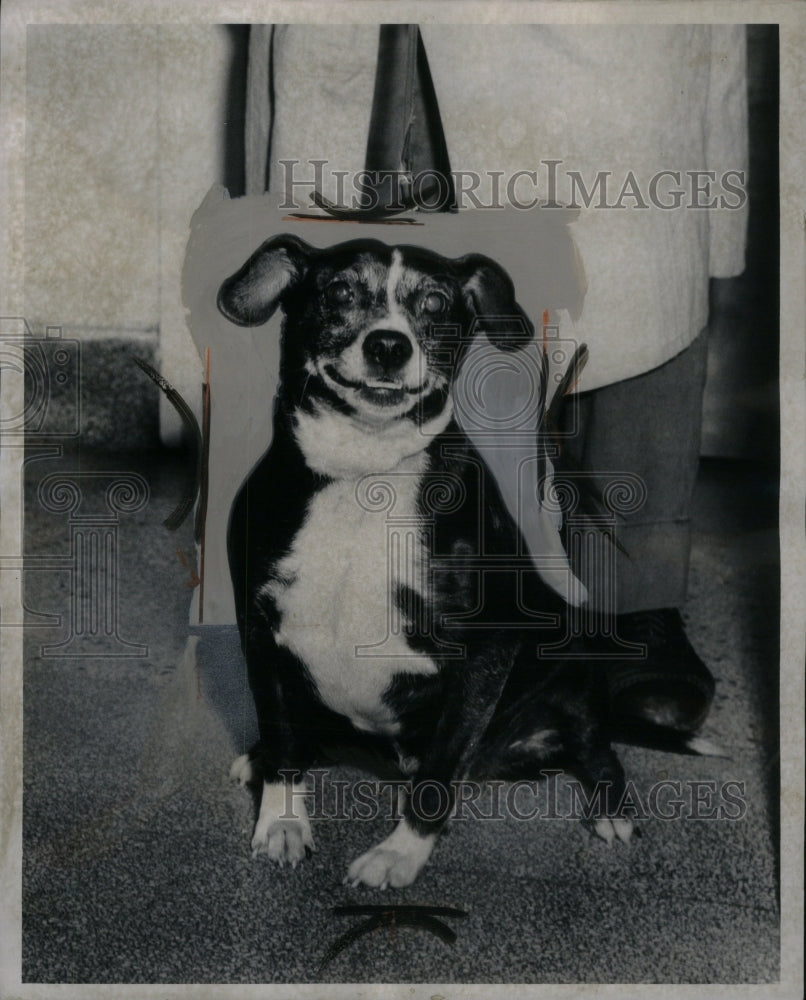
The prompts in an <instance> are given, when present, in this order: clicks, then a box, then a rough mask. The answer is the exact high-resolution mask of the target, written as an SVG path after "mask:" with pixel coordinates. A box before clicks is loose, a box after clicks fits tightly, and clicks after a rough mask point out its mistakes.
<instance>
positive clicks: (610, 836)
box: [593, 816, 633, 847]
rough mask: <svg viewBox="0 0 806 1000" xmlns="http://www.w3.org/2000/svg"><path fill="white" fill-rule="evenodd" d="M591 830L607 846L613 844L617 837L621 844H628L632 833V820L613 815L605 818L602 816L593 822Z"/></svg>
mask: <svg viewBox="0 0 806 1000" xmlns="http://www.w3.org/2000/svg"><path fill="white" fill-rule="evenodd" d="M593 832H594V833H595V834H596V836H597V837H601V838H602V840H604V841H605V843H606V844H607V846H608V847H612V846H613V841H614V840H615V839H616V838H618V840H620V841H621V842H622V844H629V842H630V838H631V837H632V834H633V822H632V820H631V819H624V818H619V817H614V818H613V819H607V817H605V816H603V817H601V819H597V820H596V822H595V823H594V824H593Z"/></svg>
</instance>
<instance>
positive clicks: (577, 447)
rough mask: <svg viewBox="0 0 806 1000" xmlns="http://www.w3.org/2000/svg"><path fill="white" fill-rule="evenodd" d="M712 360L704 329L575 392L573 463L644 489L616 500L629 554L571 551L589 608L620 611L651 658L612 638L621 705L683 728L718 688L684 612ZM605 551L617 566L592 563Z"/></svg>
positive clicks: (613, 677)
mask: <svg viewBox="0 0 806 1000" xmlns="http://www.w3.org/2000/svg"><path fill="white" fill-rule="evenodd" d="M706 359H707V335H706V333H701V334H700V336H699V337H698V338H697V339H696V340H695V341H694V343H693V344H692V345H691V346H690V347H688V348H687V349H686V350H684V351H683V352H681V353H680V354H679V355H677V356H676V357H675V358H673V359H672V360H671V361H669V362H667V363H666V364H664V365H662V366H660V367H659V368H656V369H655V370H653V371H651V372H648V373H647V374H645V375H641V376H639V377H637V378H633V379H629V380H627V381H624V382H620V383H617V384H615V385H611V386H606V387H604V388H602V389H597V390H594V391H592V392H589V393H583V394H580V397H579V400H578V405H577V406H576V408H575V409H576V422H577V428H578V433H577V434H576V435H575V437H573V438H571V439H569V442H568V446H567V453H568V456H569V458H570V464H571V465H572V466H573V467H575V468H576V469H577V470H579V472H582V473H587V474H591V476H592V482H593V483H595V484H596V486H597V487H598V489H599V491H600V492H603V493H604V492H606V491H607V488H608V485H613V484H617V482H618V481H619V479H622V480H624V481H625V482H629V483H630V484H631V487H632V496H633V499H634V497H635V496H639V497H640V496H641V495H645V499H644V500H643V503H640V505H639V504H636V503H632V504H631V503H629V502H628V503H626V504H622V505H621V510H620V513H619V514H618V517H617V520H616V527H615V533H616V538H617V539H618V542H619V544H620V546H621V548H622V549H623V551H621V550H616V549H614V548H612V547H609V550H608V549H605V550H603V547H602V546H603V544H604V546H608V544H609V543H606V542H605V543H602V542H599V543H598V544H596V545H591V546H588V547H586V546H579V547H578V549H577V550H576V551H572V553H571V555H572V559H573V560H574V568H575V570H576V572H577V574H578V575H579V576H580V578H581V579H582V581H583V582H584V583H585V585H586V586H587V588H588V591H589V595H590V602H591V604H592V606H593V607H594V608H595V609H596V610H597V611H599V612H601V613H602V614H604V615H609V614H615V615H616V617H615V620H614V622H613V631H614V632H615V635H616V636H617V637H618V639H619V640H622V641H624V642H627V643H643V644H645V645H646V646H647V650H648V651H647V656H646V658H644V659H636V658H634V657H629V656H627V657H620V653H619V648H618V646H616V647H615V649H614V656H615V657H616V659H614V661H613V662H612V663H611V664H609V665H608V676H609V678H610V682H611V683H610V689H611V695H612V698H613V708H614V711H615V712H616V714H617V715H619V716H620V717H623V718H625V719H629V718H634V719H635V720H636V721H641V720H645V719H649V720H651V721H655V722H659V723H663V724H666V725H673V726H676V727H678V728H680V729H686V730H690V729H695V728H696V727H697V726H699V725H700V724H701V723H702V721H703V720H704V718H705V715H706V714H707V712H708V709H709V707H710V702H711V698H712V696H713V679H712V678H711V675H710V673H709V672H708V669H707V668H706V667H705V665H704V664H703V663H702V661H701V660H700V659H699V657H698V656H697V654H696V652H695V651H694V650H693V649H692V647H691V646H690V644H689V643H688V640H687V639H686V636H685V632H684V630H683V625H682V621H681V619H680V615H679V610H678V609H679V608H681V607H682V605H683V603H684V600H685V596H686V583H687V576H688V562H689V550H690V530H691V529H690V505H691V497H692V493H693V489H694V484H695V481H696V476H697V468H698V464H699V450H700V427H701V422H702V393H703V386H704V383H705V370H706ZM569 410H571V408H569ZM626 492H627V493H630V492H631V490H630V488H627V490H626ZM618 493H619V491H618V488H617V489H616V491H615V495H616V496H618ZM631 507H634V508H635V509H629V508H631ZM603 551H606V558H608V559H610V560H612V561H613V562H614V564H615V566H614V572H613V573H612V575H611V574H606V573H605V574H603V573H602V571H601V566H600V565H598V564H597V563H598V560H597V553H598V554H600V555H601V553H602V552H603ZM613 585H614V586H613Z"/></svg>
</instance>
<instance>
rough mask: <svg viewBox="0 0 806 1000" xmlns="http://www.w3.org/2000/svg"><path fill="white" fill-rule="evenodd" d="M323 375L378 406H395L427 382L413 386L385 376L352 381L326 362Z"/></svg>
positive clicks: (419, 391)
mask: <svg viewBox="0 0 806 1000" xmlns="http://www.w3.org/2000/svg"><path fill="white" fill-rule="evenodd" d="M323 372H324V374H325V376H326V377H327V378H328V379H329V380H330V381H331V382H335V383H336V385H339V386H341V387H342V388H344V389H352V390H354V391H355V392H357V393H358V394H359V395H360V396H361V398H362V399H365V400H367V402H370V403H374V404H376V405H378V406H395V405H397V404H399V403H402V402H403V401H404V400H405V399H406V398H407V397H409V396H419V395H420V394H421V393H422V392H423V391H424V390H425V389H426V388H427V384H425V383H424V384H423V385H416V386H413V387H410V386H407V385H405V384H404V383H403V382H402V381H401V380H400V379H395V378H391V377H387V378H367V379H363V380H361V381H354V380H352V379H348V378H346V377H345V376H344V375H342V374H341V372H340V371H338V369H337V368H336V366H335V365H332V364H328V365H325V366H324V368H323Z"/></svg>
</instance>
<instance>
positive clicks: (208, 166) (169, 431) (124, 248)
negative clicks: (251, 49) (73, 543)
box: [24, 24, 244, 450]
mask: <svg viewBox="0 0 806 1000" xmlns="http://www.w3.org/2000/svg"><path fill="white" fill-rule="evenodd" d="M241 32H242V33H243V32H244V29H241ZM236 38H237V36H236V35H234V34H233V32H231V31H230V30H228V29H227V28H226V27H225V26H223V25H168V26H157V25H141V26H138V25H100V24H87V25H42V26H32V27H30V28H29V29H28V36H27V81H26V87H27V100H26V121H25V128H26V164H25V216H26V218H25V248H24V253H25V318H26V320H27V322H28V324H29V326H30V328H31V330H32V331H33V333H34V334H35V335H42V334H43V333H44V331H45V329H46V328H48V327H51V328H53V327H56V328H61V335H62V336H63V337H69V338H75V339H77V340H79V341H80V345H81V354H82V363H83V375H82V385H81V392H82V403H83V407H82V444H83V445H84V446H91V445H95V446H102V447H107V448H114V449H116V450H118V449H120V448H127V447H131V448H135V447H144V446H148V445H153V444H156V443H158V433H159V424H158V419H157V407H158V406H161V407H162V410H163V412H162V421H161V423H162V431H163V438H164V440H165V441H167V442H168V443H176V442H177V440H178V437H179V427H180V425H179V422H178V419H177V418H176V415H175V414H174V413H173V411H172V408H171V407H170V404H168V405H167V406H166V404H165V403H164V402H163V401H159V402H158V395H159V394H158V393H157V391H156V389H155V388H154V387H153V386H152V385H151V384H150V383H149V382H148V380H147V379H146V378H145V376H143V375H142V374H141V373H140V372H139V370H138V369H137V368H136V367H135V366H134V365H133V364H132V363H131V362H130V361H129V360H128V358H127V356H126V355H127V352H130V353H134V354H137V355H138V356H140V357H143V358H145V359H146V360H149V361H150V362H151V363H152V364H156V365H157V366H158V367H159V368H160V370H161V371H162V372H163V373H164V374H165V375H166V377H167V378H168V379H169V380H170V381H171V382H173V383H174V384H175V385H176V387H177V388H178V389H179V391H180V392H181V393H182V395H183V396H185V397H186V398H187V399H188V401H189V402H191V403H192V405H194V406H195V407H196V408H197V409H198V407H199V400H200V386H201V379H202V369H201V362H200V360H199V358H198V356H197V354H196V351H195V350H194V347H193V343H192V341H191V339H190V336H189V334H188V332H187V326H186V322H185V314H184V309H183V307H182V304H181V279H180V275H181V268H182V260H183V258H184V252H185V245H186V243H187V238H188V234H189V224H190V219H191V216H192V214H193V212H194V210H195V209H196V208H197V207H198V205H199V203H200V202H201V200H202V198H203V197H204V195H205V194H206V192H207V191H208V190H209V188H210V185H211V184H212V183H215V182H218V183H223V182H225V181H227V180H228V179H229V178H230V177H231V176H232V168H231V166H230V167H228V149H233V148H237V147H238V145H239V141H238V127H237V122H236V123H235V126H234V127H233V126H232V125H230V126H228V125H227V121H228V119H229V120H230V121H231V122H232V121H233V119H234V118H236V117H237V116H233V115H232V114H228V111H229V110H230V109H229V107H228V102H230V101H231V94H232V92H233V89H234V90H235V91H236V92H237V89H238V88H237V80H238V73H237V69H235V70H233V69H232V68H231V65H230V64H231V62H232V61H233V51H234V49H233V46H234V44H235V40H236ZM240 62H241V65H242V60H241V61H240ZM242 136H243V132H242V128H241V130H240V145H241V146H242V143H243V138H242ZM230 162H231V161H230ZM235 168H236V172H237V157H236V162H235ZM228 170H229V176H228ZM51 332H52V331H51Z"/></svg>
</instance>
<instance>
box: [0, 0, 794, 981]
mask: <svg viewBox="0 0 806 1000" xmlns="http://www.w3.org/2000/svg"><path fill="white" fill-rule="evenodd" d="M381 21H385V22H394V21H398V22H419V23H429V22H435V21H438V22H442V23H499V24H500V23H516V24H517V23H526V22H544V23H565V24H579V23H703V22H714V23H719V22H735V23H743V24H752V23H759V24H776V23H777V24H778V25H779V40H780V94H781V98H780V135H781V141H780V153H781V156H780V241H781V270H780V288H781V308H780V317H781V320H780V329H781V349H780V400H781V490H780V546H781V705H780V708H781V930H782V938H781V981H780V983H777V984H764V985H759V986H752V985H747V986H741V985H724V986H723V985H705V984H697V985H687V986H673V985H668V984H657V985H636V984H630V985H615V984H614V985H610V984H608V985H595V984H576V985H544V984H540V985H534V986H529V985H526V984H516V985H507V984H504V985H491V984H487V985H461V984H459V985H446V984H433V985H428V984H412V985H411V986H410V985H409V984H394V985H371V984H355V985H351V984H342V985H327V986H326V987H324V986H319V985H315V984H312V985H308V984H300V985H293V984H289V985H254V986H252V985H249V986H242V985H204V986H197V985H192V986H176V985H170V984H167V985H166V984H161V985H159V986H156V985H150V984H144V985H136V986H135V985H129V986H127V985H125V984H114V985H92V984H89V985H81V984H77V985H66V984H65V985H37V984H28V983H26V984H22V983H21V979H20V972H21V833H22V831H21V825H22V634H21V632H22V630H21V629H19V628H11V629H9V628H7V629H5V630H3V631H2V633H0V655H2V664H3V666H2V671H0V711H2V727H0V768H1V769H2V770H1V771H0V861H1V862H2V872H0V898H1V899H2V903H1V904H0V905H2V911H1V912H0V928H1V929H2V933H0V997H3V998H9V1000H10V998H18V997H19V998H40V997H42V998H45V997H47V998H50V997H58V998H61V997H64V998H73V997H75V998H81V1000H84V998H92V997H96V996H104V997H106V996H114V997H120V998H124V997H138V998H139V997H143V998H145V997H154V996H156V995H159V997H161V998H169V997H170V998H173V997H210V996H215V997H225V998H228V997H261V998H266V997H275V996H276V997H283V998H287V997H295V998H296V997H299V998H314V997H316V998H318V997H322V996H324V995H325V994H326V995H327V996H330V997H337V998H341V997H372V998H379V1000H380V998H392V997H401V996H406V997H411V998H412V1000H418V998H434V997H440V998H443V997H444V998H445V1000H459V998H465V997H467V998H470V997H479V998H481V997H484V998H488V997H490V996H492V995H493V994H495V995H496V996H512V997H519V998H520V997H532V996H534V997H551V998H557V1000H563V998H567V997H593V996H596V997H600V996H601V997H608V996H613V997H624V998H630V997H639V996H641V997H643V996H651V997H662V998H666V997H678V996H681V997H683V996H685V997H692V998H694V997H703V996H705V997H711V996H714V997H718V996H724V997H730V998H734V997H740V998H744V997H758V998H764V1000H768V998H787V1000H788V998H792V1000H797V998H800V997H801V996H802V995H803V931H804V927H803V833H804V825H803V824H804V814H803V804H804V726H803V720H804V662H805V661H806V638H805V636H804V622H806V600H805V597H806V594H805V593H804V567H806V536H805V535H804V497H805V496H806V394H805V392H804V385H805V383H804V377H805V376H804V373H806V321H805V320H804V317H805V316H806V164H805V162H804V161H805V160H806V157H805V156H804V151H805V150H806V59H804V53H806V4H804V3H802V2H799V0H788V2H759V0H716V2H702V0H690V2H683V3H681V2H668V3H666V2H664V3H660V2H652V3H650V2H646V0H644V2H640V0H639V2H633V3H626V2H620V0H612V2H610V0H604V2H595V0H558V2H545V0H543V2H541V0H534V2H503V0H502V2H489V3H487V2H475V0H467V2H465V0H449V2H445V0H443V2H442V3H439V4H435V3H433V2H424V0H420V2H401V0H358V2H347V0H335V2H325V0H323V2H311V0H293V2H265V0H264V2H261V0H209V2H207V0H154V2H149V0H144V2H138V0H120V2H117V0H42V2H38V0H5V2H4V3H3V6H2V11H0V136H2V161H1V162H2V171H0V185H2V186H1V187H0V275H2V278H1V279H0V316H3V317H8V316H22V315H23V313H24V309H23V301H24V299H23V256H22V252H21V248H22V247H23V245H24V239H23V237H24V219H25V192H24V157H25V80H26V73H25V62H26V51H25V40H26V27H27V26H28V25H34V24H90V23H108V24H160V23H165V24H187V23H211V24H213V23H248V22H258V23H269V22H277V23H283V22H295V23H323V22H328V23H340V22H352V23H380V22H381ZM4 392H5V395H4V396H3V397H0V406H3V407H5V408H6V409H5V412H6V413H19V412H20V411H21V408H22V407H21V399H20V398H19V397H17V398H13V394H10V393H9V387H8V386H5V387H4ZM21 469H22V452H21V449H19V448H14V447H8V446H7V445H6V444H3V446H2V447H0V511H2V519H0V555H1V554H2V553H3V552H9V551H15V552H20V551H21V549H20V547H19V536H20V533H21V523H22V522H21V509H20V475H21ZM0 580H2V584H0V585H1V586H2V588H3V589H2V590H1V591H0V606H2V607H3V608H4V609H6V611H7V612H9V611H10V613H11V614H13V613H14V610H15V609H16V610H17V612H20V611H21V573H20V572H14V571H13V567H12V571H11V572H7V573H3V574H0Z"/></svg>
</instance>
